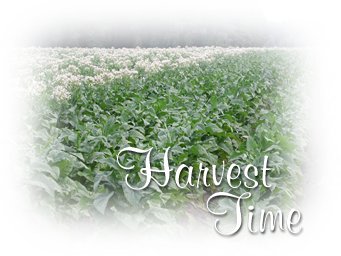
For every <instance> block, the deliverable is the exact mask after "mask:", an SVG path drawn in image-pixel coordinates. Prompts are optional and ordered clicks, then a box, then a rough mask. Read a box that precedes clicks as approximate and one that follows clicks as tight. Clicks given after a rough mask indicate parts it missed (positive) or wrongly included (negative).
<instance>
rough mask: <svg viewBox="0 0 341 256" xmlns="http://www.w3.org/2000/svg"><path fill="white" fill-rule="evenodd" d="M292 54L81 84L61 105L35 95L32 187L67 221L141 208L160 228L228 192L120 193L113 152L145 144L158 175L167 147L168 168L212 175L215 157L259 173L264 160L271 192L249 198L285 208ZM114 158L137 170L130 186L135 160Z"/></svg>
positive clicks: (297, 149)
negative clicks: (200, 169)
mask: <svg viewBox="0 0 341 256" xmlns="http://www.w3.org/2000/svg"><path fill="white" fill-rule="evenodd" d="M297 56H298V55H297V52H295V51H292V52H290V51H287V50H285V51H284V50H265V51H251V52H247V53H241V54H235V55H231V56H222V57H217V58H216V59H215V60H214V61H211V62H202V63H199V65H197V66H195V65H192V66H188V67H180V68H173V69H172V68H165V69H164V70H161V71H158V72H154V73H145V74H139V75H137V76H136V77H133V78H129V79H127V78H122V79H116V80H114V81H112V82H110V83H108V84H104V85H98V86H90V85H85V84H84V85H81V86H77V87H73V88H72V92H71V98H70V99H69V100H66V101H62V102H57V101H55V100H51V99H49V98H48V97H45V98H44V99H43V97H41V98H42V99H41V102H40V104H38V105H35V107H34V108H33V109H32V112H31V113H32V115H31V119H32V120H31V121H32V123H34V127H33V129H32V130H33V132H32V133H33V137H34V145H33V147H34V151H35V152H36V155H37V157H36V159H35V160H34V161H32V162H33V163H32V170H33V172H32V182H31V183H32V185H34V187H35V188H36V189H37V190H38V191H40V193H42V194H44V195H45V197H46V200H48V201H49V202H50V204H52V205H53V207H54V208H55V209H56V211H57V212H62V213H64V214H65V213H66V214H67V215H69V216H71V217H75V218H78V217H84V216H92V217H93V216H96V215H98V214H116V213H117V214H118V213H119V212H129V213H133V212H140V211H142V212H143V211H144V212H148V213H151V214H153V215H154V217H155V218H156V219H159V220H160V221H162V220H164V217H165V216H167V215H169V214H168V213H167V211H166V212H165V210H164V209H168V210H169V211H172V209H173V210H176V209H179V211H181V209H183V208H182V206H184V205H186V204H188V203H189V202H191V203H192V204H194V205H196V206H197V207H199V208H204V203H205V201H204V198H206V197H207V196H208V195H210V194H211V193H213V192H216V191H228V190H229V189H230V188H229V187H228V186H227V184H223V185H222V186H221V187H214V186H210V187H208V188H204V187H203V186H201V187H199V188H188V189H178V188H176V186H175V184H173V183H171V184H170V185H169V186H167V187H165V188H159V187H157V186H156V185H155V184H152V185H151V186H150V187H149V188H148V189H146V190H143V191H138V192H137V191H133V190H131V189H129V188H128V187H127V186H126V184H125V182H124V177H125V175H126V174H127V172H126V171H125V170H122V169H121V168H119V166H118V165H117V162H116V156H117V153H118V152H119V150H120V149H123V148H124V147H127V146H131V147H138V148H141V149H148V148H151V147H153V148H154V151H153V152H154V155H153V166H154V167H158V168H161V167H162V166H161V165H160V162H161V161H162V157H163V155H162V153H163V152H164V151H165V149H166V148H167V147H171V150H170V152H171V153H170V165H171V166H172V167H173V168H174V167H177V166H179V165H180V164H181V163H185V164H188V165H193V166H194V167H195V166H196V167H197V166H198V163H199V162H200V161H201V162H203V163H204V164H205V165H206V166H207V167H210V165H212V164H216V165H218V168H219V165H220V163H222V161H223V160H225V162H228V163H231V162H234V163H237V164H240V165H241V166H245V165H247V164H248V163H252V164H254V165H255V166H259V167H261V166H262V159H263V157H264V155H268V156H269V166H270V168H271V169H272V171H271V172H270V174H269V175H270V176H269V177H268V179H269V181H270V182H271V183H272V184H274V186H273V191H272V193H268V192H267V190H266V189H265V188H263V187H259V188H258V189H257V191H254V192H253V197H252V200H253V201H254V202H263V203H264V204H266V205H267V204H273V203H279V204H287V203H290V202H291V201H292V200H293V198H294V197H295V193H294V192H295V189H296V187H295V186H296V184H297V182H298V180H299V177H300V167H299V166H300V157H301V149H302V147H301V145H298V144H297V143H296V134H295V133H294V128H293V127H294V126H295V121H296V119H297V117H296V114H297V112H298V107H297V103H296V102H295V95H294V92H295V90H296V89H295V87H297V81H298V78H299V76H300V75H301V70H300V66H299V61H298V60H297ZM122 161H123V162H125V163H135V164H136V168H135V169H134V170H132V171H131V172H130V178H131V179H132V180H131V181H132V182H133V183H134V184H138V183H139V182H140V181H141V177H140V175H139V173H138V171H139V168H138V167H141V164H143V159H142V158H140V157H139V156H126V155H125V156H123V157H122ZM195 175H196V177H197V175H198V174H197V173H195ZM183 178H185V177H183ZM246 190H247V189H246V188H245V187H240V188H238V189H237V190H234V192H235V193H236V194H240V193H242V192H244V191H246ZM153 209H154V210H153ZM155 209H158V210H155ZM184 211H185V210H184Z"/></svg>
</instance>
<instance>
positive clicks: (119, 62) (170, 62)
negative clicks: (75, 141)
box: [20, 47, 254, 100]
mask: <svg viewBox="0 0 341 256" xmlns="http://www.w3.org/2000/svg"><path fill="white" fill-rule="evenodd" d="M250 50H254V49H252V48H248V49H245V48H244V49H242V48H222V47H185V48H180V47H177V48H146V49H143V48H132V49H128V48H122V49H114V48H111V49H103V48H28V49H23V50H22V51H23V52H21V53H20V54H21V56H24V57H23V60H25V61H24V63H25V72H23V73H25V74H26V75H27V76H26V78H25V79H26V80H27V79H29V80H31V82H30V83H28V84H27V83H26V84H25V87H26V89H27V92H28V93H29V94H31V95H39V94H41V93H43V92H44V91H46V90H48V88H50V92H52V93H51V95H52V96H53V97H54V98H56V99H58V100H65V99H68V98H69V97H70V95H71V94H70V87H72V86H80V85H82V84H88V85H101V84H105V83H109V82H111V81H113V80H115V79H122V78H131V77H134V76H136V75H143V74H145V73H150V72H158V71H161V70H163V69H165V68H178V67H186V66H191V65H194V66H198V65H199V63H200V62H209V61H213V60H215V59H216V57H218V56H222V55H231V54H236V53H237V54H239V53H242V52H245V51H250Z"/></svg>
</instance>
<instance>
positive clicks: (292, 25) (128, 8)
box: [0, 0, 341, 255]
mask: <svg viewBox="0 0 341 256" xmlns="http://www.w3.org/2000/svg"><path fill="white" fill-rule="evenodd" d="M339 10H340V8H339V7H338V6H337V1H326V0H325V1H298V0H296V1H291V0H286V1H274V0H272V1H270V0H269V1H214V0H210V1H185V0H183V1H174V0H173V1H161V0H160V1H142V0H141V1H129V0H125V1H101V0H97V1H92V2H91V3H90V2H87V1H66V0H60V1H9V2H8V3H6V2H4V1H3V2H1V7H0V29H1V31H0V32H1V34H0V35H1V37H0V41H1V48H0V72H1V76H0V86H1V91H0V110H1V114H0V143H1V144H0V145H1V151H0V252H1V255H78V254H79V255H117V253H125V254H126V253H129V254H135V255H140V254H141V255H142V254H151V255H156V254H160V255H161V254H162V255H165V254H166V255H168V254H169V255H175V254H179V255H185V254H187V255H203V254H204V253H205V254H207V255H208V254H209V255H232V254H241V255H245V254H252V255H300V254H305V255H306V254H311V253H317V254H322V253H323V254H327V253H334V254H335V252H336V253H337V252H338V251H339V249H338V242H339V240H340V239H339V237H340V234H339V232H340V228H341V227H340V218H341V217H340V212H341V207H340V202H341V200H340V199H341V193H340V192H341V164H340V159H341V150H340V142H341V140H340V137H341V136H340V131H341V126H340V117H341V113H340V112H341V97H340V95H341V90H340V87H341V83H340V75H341V66H340V58H341V55H340V45H341V42H340V32H339V31H340V28H339V26H340V24H339V23H340V22H341V19H340V14H339ZM226 17H228V18H226ZM232 20H238V21H239V23H238V24H244V25H245V26H250V27H252V26H255V27H257V29H258V28H259V27H262V24H264V25H265V24H267V26H269V24H270V25H273V27H274V28H273V30H272V32H273V33H276V28H282V29H283V31H284V30H285V31H289V32H288V33H287V34H285V33H284V34H283V35H286V36H284V38H286V39H290V40H291V41H290V42H292V39H293V38H294V39H295V40H296V39H297V40H296V43H297V45H306V47H308V48H309V51H310V52H311V53H312V57H311V61H312V62H313V63H314V64H316V66H317V68H316V70H317V71H316V72H315V75H316V78H314V81H313V82H312V83H311V87H310V88H311V91H310V93H311V94H310V97H311V100H310V103H309V105H308V110H307V113H306V115H307V117H308V120H310V122H309V134H310V136H311V146H310V149H311V150H310V155H309V157H310V162H309V165H308V168H309V170H308V171H307V172H306V173H305V177H304V182H303V184H302V185H303V186H304V197H303V199H302V201H301V202H300V205H299V209H300V210H301V212H302V214H303V222H302V226H303V229H304V230H303V233H302V234H300V235H299V236H292V235H290V234H289V233H288V232H286V233H278V234H271V233H268V234H266V235H250V234H249V233H248V231H247V230H245V229H244V230H243V231H242V232H241V233H240V234H238V235H237V236H235V237H232V238H222V237H220V236H218V235H217V234H216V233H215V232H214V230H213V223H212V231H211V232H206V233H200V232H195V227H194V228H193V229H194V231H188V232H187V233H186V232H185V233H183V234H172V235H166V234H165V232H164V231H163V230H161V231H159V232H156V231H153V232H145V233H143V234H141V233H140V232H138V229H137V230H136V233H135V234H131V233H129V234H125V233H119V232H115V230H110V229H109V230H105V231H101V230H96V229H93V228H89V227H86V226H82V225H80V226H79V227H72V228H68V227H66V226H65V225H62V224H60V223H53V222H51V220H49V219H48V218H45V217H44V216H42V215H41V214H40V213H37V212H36V211H35V210H34V209H32V207H30V203H29V199H28V195H27V193H26V190H25V189H24V188H23V185H22V184H23V181H22V174H21V172H20V168H19V167H18V162H19V161H20V159H19V157H18V156H19V154H18V152H17V148H18V145H17V144H16V143H17V140H16V139H17V137H18V135H19V134H20V122H21V121H20V118H19V117H20V116H19V114H20V107H21V106H22V104H21V102H20V100H19V99H18V98H17V94H16V88H15V87H13V86H11V84H12V83H11V82H12V78H11V77H13V75H15V70H14V71H13V69H12V68H11V64H12V62H13V58H12V57H13V55H14V52H15V48H16V47H22V46H27V45H30V44H32V42H37V41H35V40H36V39H37V38H39V37H41V38H43V36H44V35H49V34H48V33H46V31H48V30H51V29H60V28H62V27H64V28H67V27H68V26H71V25H72V26H74V25H75V24H77V26H78V27H82V26H86V24H87V25H89V24H90V25H91V24H92V25H91V26H93V27H95V28H96V26H97V27H103V26H106V25H105V24H112V23H113V22H116V24H120V27H121V28H122V29H123V30H124V28H125V27H130V28H131V27H133V28H136V24H139V26H141V27H143V28H144V29H146V30H148V29H151V28H153V26H154V24H155V23H157V24H158V26H159V28H162V26H164V27H170V24H173V27H174V28H175V29H177V28H179V29H188V28H189V27H191V26H192V27H193V26H194V27H196V28H198V27H200V26H207V25H208V24H209V25H210V26H213V27H219V26H221V24H223V23H224V22H230V21H232ZM118 22H121V23H118ZM141 24H142V25H141ZM268 29H269V30H268V31H271V29H270V28H269V27H268ZM62 31H63V30H61V32H59V33H63V32H62ZM52 34H53V33H52ZM50 35H51V34H50ZM290 37H291V38H290ZM47 39H48V38H47ZM295 40H294V41H295ZM40 42H42V41H40ZM112 229H114V228H112ZM198 229H200V227H198ZM111 231H112V232H111Z"/></svg>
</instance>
